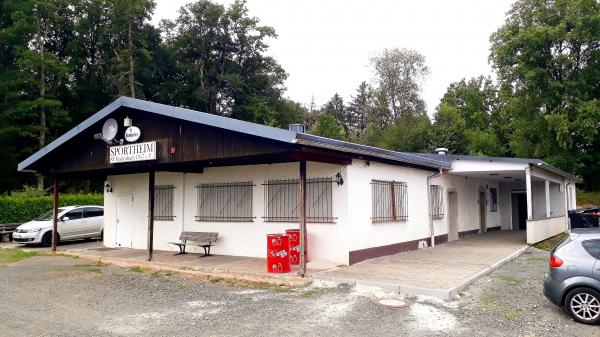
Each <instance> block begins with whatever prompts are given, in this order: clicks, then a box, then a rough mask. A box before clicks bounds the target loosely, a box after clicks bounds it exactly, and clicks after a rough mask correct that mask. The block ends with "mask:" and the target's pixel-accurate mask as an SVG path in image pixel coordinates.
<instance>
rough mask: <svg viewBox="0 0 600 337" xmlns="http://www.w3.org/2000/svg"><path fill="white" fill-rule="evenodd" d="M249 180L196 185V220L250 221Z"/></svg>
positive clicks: (250, 197) (250, 183)
mask: <svg viewBox="0 0 600 337" xmlns="http://www.w3.org/2000/svg"><path fill="white" fill-rule="evenodd" d="M253 186H254V185H253V184H252V182H251V181H245V182H231V183H229V182H227V183H212V184H200V185H197V186H196V188H197V192H198V207H197V212H196V221H219V222H251V221H252V220H253V219H254V217H253V216H252V188H253Z"/></svg>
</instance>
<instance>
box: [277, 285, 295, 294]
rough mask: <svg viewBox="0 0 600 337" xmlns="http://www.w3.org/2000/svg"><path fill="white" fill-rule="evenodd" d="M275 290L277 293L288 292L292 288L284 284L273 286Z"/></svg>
mask: <svg viewBox="0 0 600 337" xmlns="http://www.w3.org/2000/svg"><path fill="white" fill-rule="evenodd" d="M274 289H275V292H277V293H289V292H292V291H293V290H292V289H291V288H289V287H286V286H279V287H275V288H274Z"/></svg>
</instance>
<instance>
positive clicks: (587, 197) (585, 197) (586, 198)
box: [577, 190, 600, 207]
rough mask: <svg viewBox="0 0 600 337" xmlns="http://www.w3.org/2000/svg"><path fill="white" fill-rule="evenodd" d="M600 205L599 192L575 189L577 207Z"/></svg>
mask: <svg viewBox="0 0 600 337" xmlns="http://www.w3.org/2000/svg"><path fill="white" fill-rule="evenodd" d="M591 205H594V206H596V207H599V206H600V192H586V191H582V190H577V207H587V206H591Z"/></svg>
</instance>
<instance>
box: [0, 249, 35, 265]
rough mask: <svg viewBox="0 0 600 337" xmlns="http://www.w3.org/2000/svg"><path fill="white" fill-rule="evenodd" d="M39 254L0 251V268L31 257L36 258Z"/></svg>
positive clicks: (18, 250)
mask: <svg viewBox="0 0 600 337" xmlns="http://www.w3.org/2000/svg"><path fill="white" fill-rule="evenodd" d="M38 255H40V254H38V253H36V252H26V251H24V250H21V249H14V248H9V249H0V267H4V266H6V265H8V264H11V263H15V262H18V261H21V260H24V259H26V258H29V257H32V256H38Z"/></svg>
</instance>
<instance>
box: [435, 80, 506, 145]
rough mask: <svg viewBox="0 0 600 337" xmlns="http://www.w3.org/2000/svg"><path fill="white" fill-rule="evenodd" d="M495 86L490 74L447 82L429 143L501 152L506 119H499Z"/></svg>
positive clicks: (498, 104)
mask: <svg viewBox="0 0 600 337" xmlns="http://www.w3.org/2000/svg"><path fill="white" fill-rule="evenodd" d="M499 108H500V103H499V98H498V90H497V88H496V86H495V85H494V84H493V83H492V81H491V79H490V78H486V77H483V76H479V77H477V78H472V79H470V80H468V81H467V80H465V79H462V80H461V81H459V82H455V83H452V84H450V86H449V87H448V90H447V91H446V93H445V94H444V96H443V97H442V99H441V101H440V104H439V105H438V107H437V109H436V112H435V115H434V120H435V122H434V128H433V130H432V135H431V146H430V149H431V150H433V149H435V148H436V147H440V146H441V147H447V148H448V149H449V151H450V152H452V153H464V154H471V155H488V156H502V155H505V154H506V152H507V151H506V149H505V143H503V142H502V140H503V139H502V134H503V132H502V131H503V128H502V125H504V124H505V123H506V121H504V120H501V114H500V113H499V111H498V110H499Z"/></svg>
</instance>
